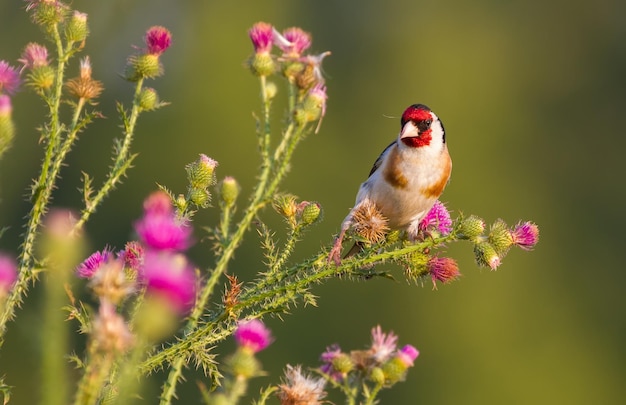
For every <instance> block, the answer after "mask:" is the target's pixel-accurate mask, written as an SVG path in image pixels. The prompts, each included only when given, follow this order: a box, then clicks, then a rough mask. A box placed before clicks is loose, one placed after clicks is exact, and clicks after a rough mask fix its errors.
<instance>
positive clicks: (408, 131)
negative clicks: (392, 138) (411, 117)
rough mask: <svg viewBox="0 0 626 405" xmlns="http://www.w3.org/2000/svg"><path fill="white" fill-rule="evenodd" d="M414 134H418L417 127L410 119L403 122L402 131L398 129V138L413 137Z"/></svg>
mask: <svg viewBox="0 0 626 405" xmlns="http://www.w3.org/2000/svg"><path fill="white" fill-rule="evenodd" d="M416 136H419V133H418V131H417V127H416V126H415V124H413V122H412V121H409V122H407V123H406V124H404V127H403V128H402V131H400V139H404V138H414V137H416Z"/></svg>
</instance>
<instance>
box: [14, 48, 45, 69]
mask: <svg viewBox="0 0 626 405" xmlns="http://www.w3.org/2000/svg"><path fill="white" fill-rule="evenodd" d="M18 62H20V63H22V64H23V65H24V68H25V69H34V68H37V67H41V66H48V49H47V48H46V47H45V46H43V45H39V44H37V43H35V42H31V43H29V44H28V45H26V48H24V52H22V57H21V58H20V59H18Z"/></svg>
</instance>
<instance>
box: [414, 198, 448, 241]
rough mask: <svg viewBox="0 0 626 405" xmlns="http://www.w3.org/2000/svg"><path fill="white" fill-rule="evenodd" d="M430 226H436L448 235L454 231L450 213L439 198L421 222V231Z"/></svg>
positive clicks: (441, 232) (439, 230)
mask: <svg viewBox="0 0 626 405" xmlns="http://www.w3.org/2000/svg"><path fill="white" fill-rule="evenodd" d="M428 228H434V229H436V230H437V231H438V232H439V233H440V234H442V235H448V234H449V233H450V232H451V231H452V219H451V218H450V213H449V212H448V210H447V209H446V206H445V205H444V204H443V203H442V202H441V201H439V200H437V201H435V204H434V205H433V206H432V208H431V209H430V211H428V213H427V214H426V216H425V217H424V218H423V219H422V220H421V222H420V224H419V229H420V230H421V231H425V230H426V229H428Z"/></svg>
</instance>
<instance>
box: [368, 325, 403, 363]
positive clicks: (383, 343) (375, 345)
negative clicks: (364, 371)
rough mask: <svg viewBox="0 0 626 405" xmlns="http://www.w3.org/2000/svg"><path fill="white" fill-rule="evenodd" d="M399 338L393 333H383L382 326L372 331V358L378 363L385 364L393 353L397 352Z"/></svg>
mask: <svg viewBox="0 0 626 405" xmlns="http://www.w3.org/2000/svg"><path fill="white" fill-rule="evenodd" d="M397 341H398V337H397V336H396V335H395V334H394V333H393V332H389V333H388V334H387V333H383V331H382V329H381V328H380V325H378V326H376V327H375V328H373V329H372V347H371V348H370V351H371V352H372V357H373V358H374V360H376V361H377V362H378V363H384V362H385V361H387V360H388V359H389V358H390V357H391V355H392V354H393V352H395V351H396V343H397Z"/></svg>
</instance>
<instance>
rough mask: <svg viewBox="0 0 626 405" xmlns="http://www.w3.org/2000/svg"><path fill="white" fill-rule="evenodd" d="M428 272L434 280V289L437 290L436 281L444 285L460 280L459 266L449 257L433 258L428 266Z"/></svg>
mask: <svg viewBox="0 0 626 405" xmlns="http://www.w3.org/2000/svg"><path fill="white" fill-rule="evenodd" d="M427 267H428V272H429V273H430V276H431V277H432V279H433V287H434V288H437V283H436V281H437V280H439V281H440V282H442V283H443V284H446V283H448V282H450V281H453V280H456V279H457V278H459V276H460V275H461V273H460V272H459V266H458V265H457V263H456V262H455V261H454V259H451V258H449V257H433V258H432V259H430V260H429V261H428V264H427Z"/></svg>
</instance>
